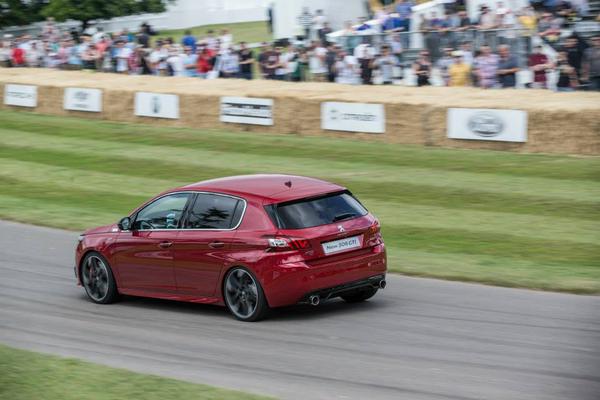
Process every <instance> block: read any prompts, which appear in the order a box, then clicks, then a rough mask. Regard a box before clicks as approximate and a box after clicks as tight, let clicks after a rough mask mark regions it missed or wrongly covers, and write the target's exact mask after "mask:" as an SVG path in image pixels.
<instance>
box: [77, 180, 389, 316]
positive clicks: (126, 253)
mask: <svg viewBox="0 0 600 400" xmlns="http://www.w3.org/2000/svg"><path fill="white" fill-rule="evenodd" d="M386 264H387V261H386V252H385V246H384V244H383V239H382V237H381V233H380V229H379V222H378V221H377V219H376V218H375V217H374V216H373V215H371V214H369V212H368V211H367V210H366V209H365V208H364V206H362V204H361V203H360V202H359V201H358V200H357V199H356V198H355V197H354V196H353V195H352V193H350V192H349V191H348V190H347V189H346V188H344V187H341V186H338V185H335V184H332V183H328V182H324V181H321V180H318V179H313V178H306V177H300V176H290V175H248V176H236V177H230V178H223V179H214V180H209V181H204V182H199V183H195V184H192V185H188V186H184V187H180V188H177V189H173V190H169V191H167V192H164V193H162V194H160V195H158V196H157V197H155V198H153V199H152V200H150V201H148V202H146V203H145V204H143V205H141V206H140V207H139V208H137V209H136V210H135V211H133V213H132V214H131V215H130V216H128V217H125V218H123V219H121V221H120V222H119V223H118V224H113V225H108V226H103V227H99V228H95V229H90V230H88V231H86V232H85V233H84V234H82V235H81V236H80V237H79V244H78V246H77V250H76V264H75V265H76V266H75V275H76V277H77V281H78V283H79V284H80V285H82V286H83V287H84V288H85V291H86V293H87V295H88V296H89V298H90V299H91V300H92V301H94V302H96V303H103V304H106V303H111V302H113V301H115V300H116V298H117V297H118V295H119V294H125V295H134V296H145V297H156V298H162V299H172V300H180V301H190V302H196V303H215V304H220V305H226V306H227V308H228V309H229V310H230V311H231V313H232V314H233V315H234V316H235V317H236V318H238V319H240V320H243V321H256V320H258V319H260V318H262V317H264V316H265V314H266V312H267V311H268V310H269V308H272V307H281V306H286V305H291V304H296V303H308V304H312V305H318V304H319V302H320V301H321V300H326V299H330V298H333V297H341V298H343V299H344V300H346V301H348V302H358V301H363V300H366V299H368V298H370V297H372V296H373V295H374V294H375V293H376V292H377V290H378V289H380V288H384V287H385V273H386V269H387V268H386Z"/></svg>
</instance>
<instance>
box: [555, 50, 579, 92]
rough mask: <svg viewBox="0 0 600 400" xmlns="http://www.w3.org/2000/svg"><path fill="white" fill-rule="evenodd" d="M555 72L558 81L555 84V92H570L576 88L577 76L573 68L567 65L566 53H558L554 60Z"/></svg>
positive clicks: (562, 51)
mask: <svg viewBox="0 0 600 400" xmlns="http://www.w3.org/2000/svg"><path fill="white" fill-rule="evenodd" d="M556 71H557V72H558V80H557V82H556V91H557V92H572V91H574V90H575V88H576V87H577V84H578V81H577V74H576V72H575V68H573V66H571V65H569V61H568V59H567V53H566V52H565V51H564V50H561V51H559V52H558V56H557V59H556Z"/></svg>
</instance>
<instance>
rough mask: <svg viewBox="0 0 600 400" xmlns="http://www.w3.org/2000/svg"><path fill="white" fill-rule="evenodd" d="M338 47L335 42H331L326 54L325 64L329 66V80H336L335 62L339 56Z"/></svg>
mask: <svg viewBox="0 0 600 400" xmlns="http://www.w3.org/2000/svg"><path fill="white" fill-rule="evenodd" d="M338 52H339V51H338V49H337V47H336V45H334V44H333V43H329V46H328V47H327V54H326V55H325V65H326V67H327V81H328V82H335V63H336V61H337V58H338Z"/></svg>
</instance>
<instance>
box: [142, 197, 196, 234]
mask: <svg viewBox="0 0 600 400" xmlns="http://www.w3.org/2000/svg"><path fill="white" fill-rule="evenodd" d="M189 197H190V194H189V193H178V194H172V195H168V196H165V197H161V198H160V199H158V200H156V201H154V202H152V203H150V204H148V205H147V206H146V207H144V208H143V209H142V210H141V211H140V212H138V214H137V216H136V218H135V222H134V223H133V229H134V230H148V229H177V228H178V227H179V223H180V221H181V217H182V215H183V210H184V208H185V204H186V203H187V201H188V198H189Z"/></svg>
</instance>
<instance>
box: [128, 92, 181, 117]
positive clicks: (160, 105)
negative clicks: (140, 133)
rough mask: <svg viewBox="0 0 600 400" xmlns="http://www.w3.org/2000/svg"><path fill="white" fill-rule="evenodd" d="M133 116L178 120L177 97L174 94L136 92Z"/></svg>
mask: <svg viewBox="0 0 600 400" xmlns="http://www.w3.org/2000/svg"><path fill="white" fill-rule="evenodd" d="M135 115H139V116H141V117H154V118H171V119H178V118H179V96H177V95H176V94H162V93H149V92H136V94H135Z"/></svg>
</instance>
